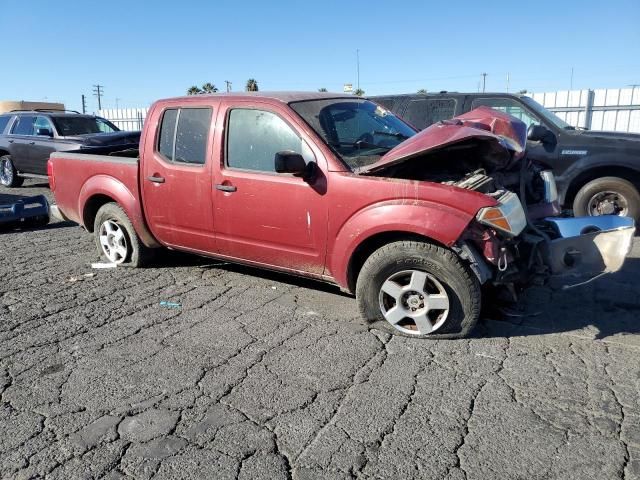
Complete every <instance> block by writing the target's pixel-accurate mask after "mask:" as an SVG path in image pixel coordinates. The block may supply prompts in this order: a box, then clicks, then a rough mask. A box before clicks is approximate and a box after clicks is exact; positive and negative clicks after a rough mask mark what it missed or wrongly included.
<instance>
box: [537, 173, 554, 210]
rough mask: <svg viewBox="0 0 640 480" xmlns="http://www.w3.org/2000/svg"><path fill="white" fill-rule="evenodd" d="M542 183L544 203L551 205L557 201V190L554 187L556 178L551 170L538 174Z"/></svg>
mask: <svg viewBox="0 0 640 480" xmlns="http://www.w3.org/2000/svg"><path fill="white" fill-rule="evenodd" d="M540 176H541V177H542V182H543V183H544V201H545V202H547V203H553V202H556V201H558V188H557V187H556V177H555V176H554V175H553V172H552V171H551V170H543V171H542V172H540Z"/></svg>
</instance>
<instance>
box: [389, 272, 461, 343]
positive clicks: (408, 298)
mask: <svg viewBox="0 0 640 480" xmlns="http://www.w3.org/2000/svg"><path fill="white" fill-rule="evenodd" d="M379 301H380V311H381V312H382V315H383V316H384V318H385V320H386V321H387V322H389V324H390V325H391V326H392V327H393V328H395V329H396V330H399V331H401V332H402V333H405V334H407V335H428V334H430V333H433V332H435V331H437V330H438V329H439V328H440V327H442V325H444V323H445V322H446V320H447V317H448V316H449V308H450V304H449V295H447V291H446V290H445V288H444V286H443V285H442V284H441V283H440V282H439V281H438V280H436V278H435V277H434V276H433V275H431V274H429V273H426V272H423V271H422V270H403V271H401V272H397V273H394V274H393V275H391V276H390V277H389V278H387V279H386V280H385V281H384V282H382V286H381V287H380V293H379Z"/></svg>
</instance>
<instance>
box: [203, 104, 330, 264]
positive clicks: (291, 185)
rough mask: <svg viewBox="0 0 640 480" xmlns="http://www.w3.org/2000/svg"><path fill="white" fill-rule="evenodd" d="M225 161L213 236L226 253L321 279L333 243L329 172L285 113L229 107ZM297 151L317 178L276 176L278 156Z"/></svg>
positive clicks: (217, 176)
mask: <svg viewBox="0 0 640 480" xmlns="http://www.w3.org/2000/svg"><path fill="white" fill-rule="evenodd" d="M223 113H224V115H225V116H224V121H225V123H224V125H225V134H224V141H225V144H224V150H223V151H224V162H223V164H222V165H221V168H220V169H219V170H218V169H216V171H214V175H215V186H216V191H215V197H214V202H213V203H214V208H215V230H216V242H217V246H218V248H219V251H220V253H221V254H223V255H226V256H230V257H234V258H238V259H243V260H249V261H252V262H257V263H260V264H264V265H273V266H277V267H284V268H288V269H291V270H296V271H301V272H307V273H313V274H318V275H319V274H322V273H323V270H324V260H325V251H326V242H327V238H326V237H327V205H328V204H327V198H326V196H327V195H326V190H327V184H326V177H325V175H324V173H323V172H324V171H326V165H325V162H324V158H322V157H321V153H320V152H319V151H315V152H314V150H313V149H312V148H311V146H312V145H313V142H312V141H311V139H310V138H309V137H307V135H306V134H305V133H304V129H303V128H302V125H301V124H300V123H298V122H299V120H297V118H295V117H294V116H293V115H292V114H291V112H290V111H289V109H288V108H287V107H285V106H282V107H280V106H277V105H272V104H267V103H261V102H251V101H246V102H234V103H233V104H227V105H224V112H221V113H220V114H221V115H222V114H223ZM285 150H289V151H291V150H292V151H295V152H296V153H300V154H301V155H302V156H303V158H304V159H305V160H306V162H307V163H309V162H316V165H317V166H318V175H317V176H316V178H315V180H313V181H306V180H304V179H302V178H300V177H296V176H293V175H291V174H285V173H276V172H275V168H274V157H275V154H276V153H277V152H281V151H285Z"/></svg>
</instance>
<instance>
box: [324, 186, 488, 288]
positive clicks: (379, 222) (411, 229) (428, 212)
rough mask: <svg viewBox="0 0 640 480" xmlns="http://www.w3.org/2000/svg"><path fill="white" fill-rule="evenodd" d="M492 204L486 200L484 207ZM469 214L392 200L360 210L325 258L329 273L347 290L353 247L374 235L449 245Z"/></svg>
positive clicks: (456, 238) (435, 204) (418, 202)
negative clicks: (406, 236) (400, 234)
mask: <svg viewBox="0 0 640 480" xmlns="http://www.w3.org/2000/svg"><path fill="white" fill-rule="evenodd" d="M491 205H495V202H494V201H493V200H492V199H491V198H489V197H487V201H486V205H479V207H478V209H480V208H482V207H483V206H491ZM473 218H474V216H473V215H472V214H469V213H467V212H463V211H461V210H459V209H456V208H453V207H449V206H445V205H440V204H437V203H433V202H428V201H423V200H411V201H409V200H404V201H403V200H393V201H387V202H382V203H378V204H374V205H370V206H369V207H366V208H364V209H363V210H360V211H359V212H358V213H356V214H355V215H353V216H352V217H351V218H350V219H349V220H348V221H347V222H346V223H345V224H344V225H343V226H342V228H341V229H340V230H339V232H338V234H337V236H336V240H335V243H334V245H333V249H332V251H331V253H330V254H329V258H328V259H327V266H328V267H329V274H330V275H331V276H332V277H333V278H334V279H335V281H336V282H337V283H338V285H340V286H341V287H344V288H347V287H348V267H349V262H350V259H351V257H352V256H353V253H354V252H355V250H356V248H357V247H358V246H359V245H361V244H362V243H363V242H365V241H366V240H367V239H368V238H371V237H372V236H374V235H377V234H380V233H387V232H405V233H410V234H416V235H420V236H423V237H427V238H430V239H432V240H434V241H436V242H438V243H440V244H442V245H446V246H451V245H453V244H454V243H455V242H456V240H458V238H460V236H461V235H462V232H463V231H464V230H465V229H466V228H467V226H468V225H469V223H470V222H471V220H472V219H473Z"/></svg>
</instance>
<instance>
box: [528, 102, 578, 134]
mask: <svg viewBox="0 0 640 480" xmlns="http://www.w3.org/2000/svg"><path fill="white" fill-rule="evenodd" d="M521 100H522V101H523V102H524V103H526V104H527V105H528V106H529V107H530V108H531V110H533V111H534V112H536V113H537V114H538V115H540V116H541V117H543V118H544V119H545V120H547V121H548V122H551V123H552V124H553V125H555V126H556V127H558V128H561V129H563V130H575V127H572V126H571V125H569V124H568V123H567V122H565V121H564V120H562V119H561V118H560V117H558V116H557V115H556V114H555V113H553V112H552V111H550V110H547V109H546V108H544V107H543V106H542V105H540V104H539V103H538V102H536V101H535V100H534V99H533V98H531V97H521Z"/></svg>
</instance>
